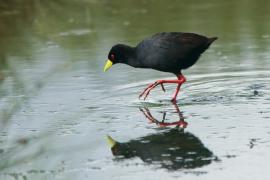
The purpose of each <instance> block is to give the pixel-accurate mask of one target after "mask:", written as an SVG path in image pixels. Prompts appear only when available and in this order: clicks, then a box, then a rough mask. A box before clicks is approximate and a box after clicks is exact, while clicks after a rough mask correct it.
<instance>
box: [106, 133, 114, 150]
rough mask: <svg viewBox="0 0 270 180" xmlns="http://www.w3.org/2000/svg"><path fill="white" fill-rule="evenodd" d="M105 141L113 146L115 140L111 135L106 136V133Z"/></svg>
mask: <svg viewBox="0 0 270 180" xmlns="http://www.w3.org/2000/svg"><path fill="white" fill-rule="evenodd" d="M107 142H108V144H109V146H110V148H113V147H114V146H115V144H116V141H115V140H114V139H113V138H112V137H111V136H108V135H107Z"/></svg>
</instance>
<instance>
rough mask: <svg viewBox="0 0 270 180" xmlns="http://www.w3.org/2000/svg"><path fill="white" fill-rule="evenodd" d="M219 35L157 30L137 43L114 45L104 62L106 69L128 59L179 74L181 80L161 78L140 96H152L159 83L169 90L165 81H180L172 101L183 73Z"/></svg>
mask: <svg viewBox="0 0 270 180" xmlns="http://www.w3.org/2000/svg"><path fill="white" fill-rule="evenodd" d="M216 39H217V37H212V38H207V37H205V36H202V35H198V34H194V33H183V32H162V33H157V34H155V35H153V36H151V37H149V38H146V39H145V40H143V41H142V42H140V43H139V44H138V45H137V46H136V47H131V46H128V45H125V44H116V45H114V46H113V47H112V48H111V50H110V52H109V54H108V60H107V62H106V64H105V66H104V72H105V71H107V70H108V69H109V68H110V67H111V66H112V65H113V64H117V63H124V64H128V65H130V66H132V67H135V68H151V69H155V70H158V71H163V72H170V73H173V74H175V75H176V76H177V80H157V81H156V82H155V83H153V84H150V85H149V86H148V87H147V88H146V89H145V90H144V91H143V92H142V93H141V94H140V96H139V97H141V96H143V95H145V97H144V99H146V97H147V96H148V94H149V93H150V91H151V90H152V89H153V88H155V87H156V86H157V85H159V84H160V85H161V87H162V90H163V91H165V89H164V86H163V84H164V83H175V84H178V85H177V88H176V91H175V93H174V95H173V98H172V101H173V102H176V97H177V94H178V92H179V90H180V86H181V85H182V84H183V83H184V82H185V81H186V78H185V77H184V76H183V74H182V73H181V70H182V69H187V68H189V67H190V66H192V65H193V64H195V63H196V61H197V60H198V59H199V57H200V55H201V54H202V53H203V52H204V51H205V50H206V49H208V47H209V46H210V45H211V44H212V43H213V42H214V41H215V40H216Z"/></svg>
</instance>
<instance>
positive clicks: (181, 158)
mask: <svg viewBox="0 0 270 180" xmlns="http://www.w3.org/2000/svg"><path fill="white" fill-rule="evenodd" d="M177 108H178V107H177ZM140 110H141V111H142V112H143V114H144V115H145V116H146V118H147V119H149V120H151V121H154V122H155V123H156V124H157V125H158V126H168V125H176V127H174V128H167V129H164V130H163V131H161V132H159V133H156V134H151V135H147V136H144V137H140V138H138V139H134V140H130V141H128V142H125V143H120V142H117V141H116V140H114V139H112V138H111V137H110V136H108V142H109V144H110V146H111V151H112V153H113V155H114V156H116V157H117V159H128V158H133V157H139V158H140V159H142V160H143V161H144V162H147V163H150V164H155V165H158V166H160V167H162V168H166V169H169V170H177V169H182V168H197V167H201V166H204V165H207V164H210V163H211V162H212V161H215V160H217V157H216V156H215V155H214V154H213V153H212V152H211V151H210V150H209V149H207V148H206V147H205V146H204V144H203V143H202V142H201V141H200V139H199V138H198V137H196V136H194V135H193V134H192V133H189V132H184V128H179V127H181V126H182V127H185V126H184V125H185V124H186V123H184V122H185V121H184V119H183V116H182V114H181V113H180V111H179V116H180V117H181V118H180V120H179V121H177V122H178V123H176V122H175V123H169V124H168V123H165V122H164V119H165V118H164V117H163V119H162V120H161V121H159V120H157V119H155V118H154V117H153V116H152V115H151V113H150V110H149V109H148V108H145V107H144V108H143V109H142V108H141V109H140ZM178 110H179V108H178ZM180 121H181V122H180ZM179 122H180V123H179Z"/></svg>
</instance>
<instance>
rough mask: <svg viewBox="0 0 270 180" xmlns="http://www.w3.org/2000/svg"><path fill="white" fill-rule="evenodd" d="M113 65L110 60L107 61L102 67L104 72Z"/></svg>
mask: <svg viewBox="0 0 270 180" xmlns="http://www.w3.org/2000/svg"><path fill="white" fill-rule="evenodd" d="M112 65H113V62H112V61H111V60H109V59H108V60H107V62H106V64H105V66H104V72H105V71H107V70H108V69H110V68H111V67H112Z"/></svg>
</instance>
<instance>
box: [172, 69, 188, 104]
mask: <svg viewBox="0 0 270 180" xmlns="http://www.w3.org/2000/svg"><path fill="white" fill-rule="evenodd" d="M177 78H178V80H180V81H182V83H178V85H177V87H176V90H175V92H174V95H173V98H172V102H173V103H176V98H177V95H178V93H179V90H180V87H181V85H182V84H183V83H184V82H186V78H185V76H183V75H182V74H180V75H178V76H177Z"/></svg>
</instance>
